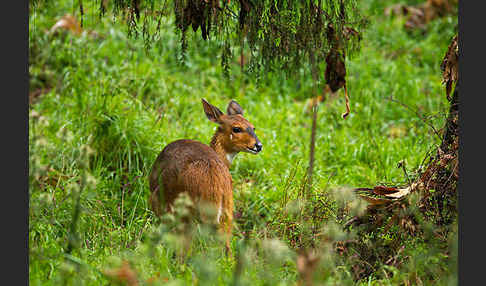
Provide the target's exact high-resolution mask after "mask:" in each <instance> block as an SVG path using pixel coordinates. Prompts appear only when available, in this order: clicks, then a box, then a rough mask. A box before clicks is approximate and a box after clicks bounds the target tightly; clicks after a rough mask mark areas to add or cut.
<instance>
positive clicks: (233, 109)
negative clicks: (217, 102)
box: [226, 100, 243, 115]
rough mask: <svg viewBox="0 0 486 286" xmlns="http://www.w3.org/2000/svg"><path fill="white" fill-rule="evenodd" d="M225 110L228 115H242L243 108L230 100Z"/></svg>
mask: <svg viewBox="0 0 486 286" xmlns="http://www.w3.org/2000/svg"><path fill="white" fill-rule="evenodd" d="M226 111H227V112H228V115H235V114H241V115H243V108H241V106H240V105H239V104H238V103H237V102H236V101H234V100H231V101H230V103H229V104H228V108H226Z"/></svg>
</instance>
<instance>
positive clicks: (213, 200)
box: [149, 100, 261, 250]
mask: <svg viewBox="0 0 486 286" xmlns="http://www.w3.org/2000/svg"><path fill="white" fill-rule="evenodd" d="M203 107H204V111H205V113H206V116H207V117H208V119H209V120H211V121H213V122H215V123H218V124H219V125H220V126H219V127H218V129H217V131H216V133H215V134H214V136H213V138H212V140H211V144H210V147H209V146H207V145H205V144H203V143H201V142H198V141H194V140H187V139H182V140H177V141H174V142H172V143H170V144H168V145H167V146H166V147H165V148H164V149H163V150H162V152H161V153H160V154H159V156H158V157H157V159H156V160H155V162H154V165H153V167H152V170H151V173H150V175H149V184H150V190H151V195H150V197H149V205H150V206H151V207H152V210H153V211H154V212H155V214H156V215H157V216H161V215H162V213H163V211H162V205H165V212H171V211H172V204H173V203H174V200H175V199H176V198H177V196H178V195H179V194H180V193H183V192H186V193H187V194H189V196H190V197H191V199H192V200H193V202H194V203H195V205H196V207H200V206H201V205H202V204H204V205H209V206H212V207H214V209H215V210H216V214H217V213H218V211H219V210H220V209H221V216H220V217H219V221H217V223H219V227H220V230H221V231H223V232H224V233H225V234H226V235H227V242H226V248H227V250H229V241H230V237H231V229H232V221H233V183H232V178H231V174H230V172H229V167H230V166H231V162H230V161H229V160H228V157H227V155H228V154H236V153H238V152H241V151H243V152H251V153H255V154H256V153H258V152H259V150H261V143H260V141H259V140H258V138H257V136H256V135H255V133H254V127H253V125H252V124H251V123H250V122H248V121H247V120H246V119H245V118H244V117H243V116H242V114H243V110H242V109H241V107H240V106H239V105H238V104H237V103H236V102H234V101H231V102H230V104H229V105H228V109H227V111H228V114H227V115H226V114H223V113H222V112H221V111H220V110H219V109H218V108H216V107H214V106H212V105H211V104H209V103H207V102H206V101H205V100H203ZM236 127H238V128H240V129H241V130H242V131H241V132H234V129H233V128H236ZM257 145H258V146H257ZM257 147H258V148H257ZM249 149H250V150H249ZM251 149H253V150H251ZM255 150H258V151H255Z"/></svg>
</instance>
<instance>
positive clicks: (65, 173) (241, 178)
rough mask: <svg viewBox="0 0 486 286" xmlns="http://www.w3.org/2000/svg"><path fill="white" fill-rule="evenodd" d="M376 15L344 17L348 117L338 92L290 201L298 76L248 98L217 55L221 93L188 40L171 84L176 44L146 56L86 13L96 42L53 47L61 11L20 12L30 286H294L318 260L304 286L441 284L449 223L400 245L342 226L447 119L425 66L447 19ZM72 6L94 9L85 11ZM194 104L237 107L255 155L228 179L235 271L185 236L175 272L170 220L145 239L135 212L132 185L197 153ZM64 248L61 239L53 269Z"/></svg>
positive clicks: (451, 261)
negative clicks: (357, 25)
mask: <svg viewBox="0 0 486 286" xmlns="http://www.w3.org/2000/svg"><path fill="white" fill-rule="evenodd" d="M75 2H76V1H75ZM130 2H131V1H130ZM385 2H386V3H388V4H392V1H369V2H366V3H363V7H362V9H363V10H362V12H361V13H362V14H364V15H369V17H370V20H371V21H370V25H369V27H368V29H367V30H366V31H365V32H364V33H363V35H362V42H361V43H362V47H361V52H360V54H357V55H356V56H355V57H354V58H352V59H349V60H348V61H347V65H348V71H347V86H348V91H349V94H350V99H351V114H350V115H349V117H348V118H347V119H346V120H343V119H342V118H341V116H340V115H341V113H342V111H343V110H344V100H343V99H342V91H339V92H338V93H337V95H338V97H328V98H327V99H326V101H324V102H323V103H322V104H321V107H320V109H319V114H318V125H317V126H318V127H317V128H318V130H317V131H318V132H317V138H316V142H317V145H316V162H315V166H316V170H315V173H314V180H315V181H314V182H315V183H314V188H313V190H312V194H311V196H310V197H309V198H308V199H307V200H304V199H303V198H304V197H303V196H302V188H303V184H304V182H305V176H306V164H305V162H306V161H307V156H308V153H309V152H308V149H309V146H308V144H307V142H308V133H309V132H308V127H309V126H310V116H309V115H308V114H307V113H305V110H306V102H305V101H304V100H303V99H305V98H307V97H308V94H309V92H310V90H312V86H313V84H312V80H311V79H310V78H309V77H308V76H305V75H304V74H303V73H297V75H298V76H297V78H296V79H295V80H287V79H286V78H285V77H283V76H282V75H281V74H280V73H279V72H268V73H267V74H266V75H265V77H262V78H261V79H260V81H259V82H257V79H255V78H254V77H250V76H248V75H247V74H246V73H245V72H244V71H243V72H241V71H240V70H239V69H238V68H237V66H238V64H237V63H236V57H235V56H234V55H233V53H228V58H227V59H226V61H227V63H228V65H229V66H230V67H232V68H233V69H234V72H233V73H232V74H231V77H230V78H229V80H228V79H226V78H225V76H224V73H225V70H224V68H223V67H221V66H220V65H219V63H220V60H221V58H219V57H218V56H217V55H218V51H219V48H220V46H221V44H222V42H221V41H220V42H218V41H217V40H216V41H214V42H213V41H203V40H202V39H200V37H199V35H191V34H189V33H188V34H187V35H186V36H187V40H188V41H191V45H188V47H187V50H186V54H185V56H186V60H185V63H186V64H185V67H181V66H180V64H179V61H178V60H177V58H176V56H175V54H176V52H175V51H177V49H179V48H180V46H179V40H180V35H177V34H176V33H175V32H174V31H173V30H174V29H173V26H172V22H171V21H167V20H165V19H163V20H161V22H160V23H161V24H160V27H161V29H160V31H159V32H158V34H156V35H155V36H154V39H155V40H154V41H153V42H151V44H150V45H149V46H147V44H146V43H147V42H146V41H144V39H143V37H139V38H136V39H135V38H130V39H129V38H127V37H128V35H127V33H126V28H125V26H124V25H125V23H123V22H121V21H118V20H116V19H115V20H113V19H112V18H111V17H105V18H99V17H98V15H93V14H89V13H86V14H85V16H84V17H85V18H84V24H85V29H95V30H96V32H98V33H99V34H100V35H101V37H100V38H93V37H90V36H89V35H88V34H86V33H85V34H83V35H81V36H75V35H71V34H69V33H67V34H65V35H59V36H54V35H51V34H48V33H47V31H48V30H49V28H50V27H51V26H52V25H53V24H54V23H55V22H56V20H57V19H58V18H59V17H61V16H62V15H64V14H65V13H72V12H73V6H72V1H59V3H56V4H55V5H54V3H52V2H51V1H48V2H42V1H37V2H36V7H35V11H34V8H32V7H31V13H30V16H29V26H30V30H29V75H30V84H31V85H30V92H35V91H37V90H39V89H42V90H47V91H46V92H45V93H42V94H41V95H40V96H39V97H38V99H37V100H36V102H35V103H33V104H32V105H31V106H30V107H29V109H30V115H29V196H30V202H29V281H30V284H31V285H59V284H63V283H65V284H66V285H104V284H109V283H115V280H114V278H113V277H111V276H110V275H107V274H106V273H105V271H107V270H112V269H117V268H119V267H120V266H121V265H122V261H129V262H130V267H131V268H132V269H133V270H134V271H135V272H136V273H137V277H138V278H139V280H140V281H141V284H142V285H149V284H150V283H148V282H147V281H148V280H153V281H154V282H153V285H159V284H164V283H166V282H169V283H171V284H173V285H174V284H177V285H186V284H201V285H215V284H216V285H228V284H238V285H295V283H296V281H297V279H298V278H299V269H298V267H297V266H298V265H297V262H296V261H297V258H298V257H299V256H301V255H302V254H301V253H300V252H299V251H298V249H299V247H309V246H313V247H314V248H315V249H316V250H317V253H318V254H319V255H320V259H319V262H318V263H317V266H316V268H315V269H316V270H315V272H314V276H313V279H314V281H315V282H316V284H334V285H354V284H359V285H396V284H405V285H406V284H408V285H411V284H420V283H423V284H427V285H444V284H448V283H451V284H452V282H454V281H457V270H456V268H457V223H456V222H454V223H452V224H451V226H448V227H446V226H443V227H437V226H435V225H430V224H427V218H426V217H423V218H421V220H420V221H423V226H422V227H421V229H420V231H419V232H418V234H417V235H416V236H412V235H410V234H408V233H407V232H406V231H403V230H402V229H401V228H400V227H399V226H397V225H394V226H392V227H390V228H389V229H385V227H384V226H385V225H386V224H387V222H388V220H385V222H383V225H382V226H378V225H377V227H376V229H375V230H373V231H371V232H370V231H369V230H365V229H362V228H361V227H351V229H345V228H343V227H342V225H343V224H344V223H345V222H346V221H347V220H348V219H349V218H350V217H351V216H352V215H354V214H356V213H360V212H362V207H363V206H362V205H360V204H358V203H356V200H353V198H352V197H349V196H348V195H347V193H346V192H345V191H344V190H346V189H348V187H363V186H371V185H375V184H377V183H379V182H386V183H388V184H402V183H405V182H406V181H407V179H406V178H405V177H404V174H403V172H402V170H401V169H398V168H396V165H397V163H398V162H399V161H401V160H405V161H406V162H407V165H406V166H407V171H408V173H409V175H411V176H413V175H414V171H416V170H417V169H418V168H420V167H422V166H421V165H422V164H423V159H424V157H425V156H426V154H427V152H429V151H430V150H431V149H433V148H434V147H435V146H436V145H437V144H439V143H440V140H439V138H437V136H436V135H435V133H434V132H433V130H431V128H430V126H429V124H432V125H433V126H435V128H436V129H440V128H441V127H442V126H443V125H444V121H445V120H444V118H445V117H444V114H445V113H446V112H447V109H448V104H447V101H446V99H445V96H444V88H443V86H441V84H440V81H441V79H440V74H441V73H440V69H439V65H440V62H441V60H442V57H443V55H444V53H445V51H446V50H447V46H448V44H449V40H450V39H451V37H452V36H453V35H454V33H455V31H454V28H453V26H451V23H456V22H457V18H455V17H454V16H448V17H445V18H441V19H437V20H435V21H433V22H431V23H430V24H429V25H428V26H427V28H428V31H427V33H426V34H425V35H417V34H413V33H407V32H406V31H405V30H404V29H403V22H404V20H403V19H401V18H387V17H384V16H383V15H382V13H383V11H382V10H379V9H375V8H376V7H383V6H384V5H385V4H383V3H385ZM120 3H121V2H120ZM127 3H129V2H127ZM153 3H155V4H154V5H155V6H156V7H159V6H157V5H159V4H160V5H163V4H164V3H159V1H153ZM262 3H267V1H262ZM75 4H76V3H75ZM95 4H96V5H95ZM84 5H85V11H90V10H89V9H93V10H96V9H98V5H99V1H93V2H90V1H84ZM117 5H118V4H117ZM75 8H76V7H75ZM75 11H77V8H76V9H75ZM109 11H110V10H107V15H109ZM373 11H374V12H373ZM120 13H122V12H121V10H120ZM140 17H141V20H140V21H143V19H144V15H143V13H142V14H141V16H140ZM289 17H290V16H289ZM292 17H294V16H292ZM152 24H153V25H152ZM152 24H150V23H149V25H152V26H150V27H149V29H153V31H154V30H155V29H156V25H157V23H152ZM289 25H290V24H289ZM137 27H140V26H137ZM289 27H291V26H289ZM151 35H152V36H153V35H154V34H151ZM267 38H268V37H267ZM274 40H275V39H274ZM274 44H275V45H276V42H274ZM279 45H280V46H282V45H283V42H282V40H280V43H279ZM231 47H233V46H231ZM322 65H323V66H324V63H322ZM307 68H308V66H307ZM390 96H393V99H394V100H396V101H399V102H401V103H403V104H404V105H406V106H408V107H410V108H411V109H407V108H405V107H404V106H402V105H400V104H398V103H397V102H395V101H391V100H388V99H389V97H390ZM200 98H206V99H207V100H209V101H210V102H211V103H213V104H215V105H216V106H220V107H222V106H225V105H226V104H227V103H228V101H229V100H230V99H231V98H233V99H235V100H236V101H238V103H240V105H241V106H242V107H243V108H244V109H245V116H246V117H247V118H248V119H249V120H250V121H251V122H252V123H253V124H254V125H255V126H256V128H257V130H256V132H257V134H258V136H259V138H260V140H261V141H262V143H263V145H264V147H263V151H262V153H261V154H259V155H258V156H253V155H249V154H240V155H238V156H237V158H236V159H235V161H234V164H233V166H232V169H231V173H232V176H233V181H234V197H235V209H236V210H235V212H236V215H235V225H234V236H233V240H232V249H233V254H234V255H233V256H232V257H229V258H227V257H225V256H224V255H223V247H222V243H221V242H220V241H219V239H218V238H217V236H216V235H215V234H214V230H213V229H211V228H205V226H197V227H195V229H193V230H191V231H192V233H193V235H194V238H193V239H192V242H191V248H190V251H189V253H187V256H186V257H185V258H183V259H182V260H181V259H180V257H181V256H179V255H180V253H179V252H178V250H179V249H178V245H177V242H179V241H180V239H181V237H182V238H184V235H182V236H178V235H181V234H180V233H178V232H177V230H174V227H177V226H178V223H177V222H178V220H177V217H174V218H173V219H174V220H173V221H172V222H171V223H163V224H158V223H157V220H156V218H155V216H154V215H153V213H152V212H151V211H150V210H149V206H148V204H147V199H148V195H149V191H148V183H147V174H148V172H149V170H150V168H151V165H152V163H153V161H154V160H155V158H156V156H157V155H158V153H159V152H160V151H161V150H162V148H163V147H164V146H165V145H166V144H168V143H170V142H171V141H173V140H176V139H180V138H190V139H195V140H200V141H201V142H205V143H207V142H209V140H210V138H211V136H212V133H213V131H214V128H215V125H213V124H212V123H211V122H209V121H207V119H206V118H205V116H204V113H203V111H202V107H201V105H200ZM414 111H417V112H419V113H420V114H421V115H422V117H423V118H425V120H426V121H427V123H426V122H424V121H423V119H421V118H420V117H418V116H417V115H416V114H415V112H414ZM83 181H84V183H82V182H83ZM81 190H82V191H81ZM78 196H79V198H80V200H79V205H78V204H77V198H78ZM76 209H79V218H78V220H77V223H76V224H75V226H74V228H73V227H72V225H73V224H72V223H73V217H74V213H75V210H76ZM414 212H415V211H414ZM407 215H410V214H407ZM417 217H419V216H418V214H417ZM419 218H420V217H419ZM73 233H75V234H76V235H75V237H77V239H74V240H73V241H74V243H73V244H72V251H71V252H70V253H68V245H69V241H70V239H72V238H71V237H72V235H73ZM354 240H355V241H357V242H358V243H357V244H353V242H352V241H354ZM339 241H348V244H345V245H344V247H345V249H346V251H348V252H346V253H347V254H346V253H343V254H340V252H339V251H336V249H338V248H337V247H338V246H339V244H338V242H339ZM353 251H354V252H353ZM348 254H350V255H348ZM353 255H354V256H353ZM395 257H396V258H395ZM394 258H395V259H394ZM389 259H391V260H390V262H387V261H388V260H389ZM370 265H371V266H370ZM419 281H421V282H419ZM142 282H143V283H142Z"/></svg>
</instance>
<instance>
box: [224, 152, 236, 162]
mask: <svg viewBox="0 0 486 286" xmlns="http://www.w3.org/2000/svg"><path fill="white" fill-rule="evenodd" d="M236 154H238V153H226V160H228V162H229V163H230V164H231V163H232V162H233V159H234V158H235V156H236Z"/></svg>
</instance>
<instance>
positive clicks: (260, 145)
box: [255, 141, 263, 152]
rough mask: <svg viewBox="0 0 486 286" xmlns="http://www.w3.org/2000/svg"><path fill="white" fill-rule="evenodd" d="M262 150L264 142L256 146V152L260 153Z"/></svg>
mask: <svg viewBox="0 0 486 286" xmlns="http://www.w3.org/2000/svg"><path fill="white" fill-rule="evenodd" d="M262 148H263V144H262V142H260V141H258V142H257V143H256V144H255V150H256V151H257V152H260V151H262Z"/></svg>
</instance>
